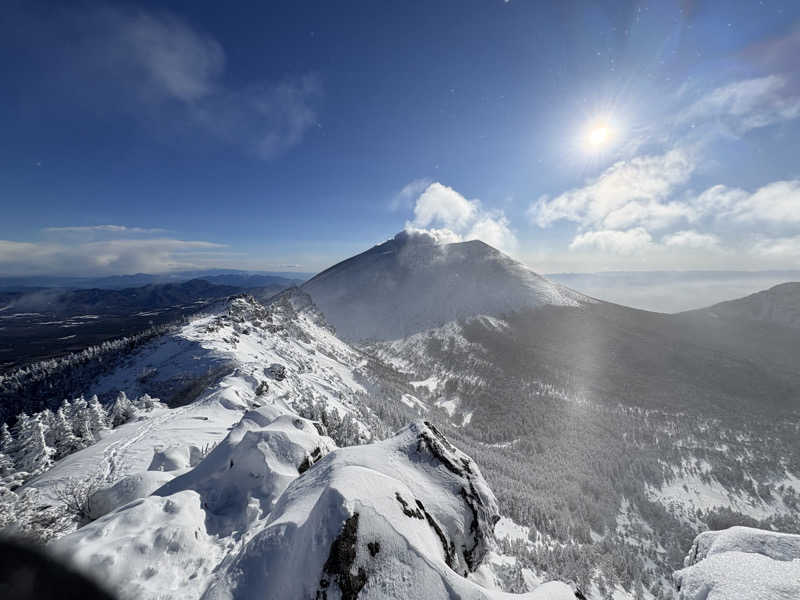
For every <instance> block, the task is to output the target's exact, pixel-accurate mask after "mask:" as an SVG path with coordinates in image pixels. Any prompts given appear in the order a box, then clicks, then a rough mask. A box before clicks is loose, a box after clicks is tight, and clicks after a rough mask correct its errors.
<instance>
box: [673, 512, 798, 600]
mask: <svg viewBox="0 0 800 600" xmlns="http://www.w3.org/2000/svg"><path fill="white" fill-rule="evenodd" d="M685 565H686V566H685V568H684V569H682V570H680V571H678V572H676V573H675V583H676V587H677V589H678V592H679V597H680V598H681V600H741V599H742V598H764V599H767V598H769V599H770V600H790V599H792V600H794V599H796V598H800V535H791V534H786V533H777V532H774V531H764V530H760V529H752V528H750V527H731V528H730V529H725V530H722V531H706V532H704V533H701V534H700V535H698V536H697V537H696V538H695V540H694V544H693V545H692V548H691V550H690V552H689V555H688V556H687V557H686V561H685Z"/></svg>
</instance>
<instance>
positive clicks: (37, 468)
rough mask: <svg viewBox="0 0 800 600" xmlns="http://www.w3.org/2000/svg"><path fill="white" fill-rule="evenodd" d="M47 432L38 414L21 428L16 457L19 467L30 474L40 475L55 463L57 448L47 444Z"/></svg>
mask: <svg viewBox="0 0 800 600" xmlns="http://www.w3.org/2000/svg"><path fill="white" fill-rule="evenodd" d="M46 433H47V430H46V428H45V425H44V423H43V422H42V419H41V418H40V417H39V415H38V414H36V415H34V416H33V417H30V418H29V419H27V420H26V421H25V422H24V423H23V425H22V427H21V428H20V430H19V435H18V436H17V444H16V446H17V452H16V456H15V457H14V459H15V462H16V465H17V468H18V469H19V470H21V471H25V472H26V473H28V474H29V475H30V476H34V475H38V474H39V473H42V472H44V471H46V470H47V469H49V468H50V467H51V466H52V465H53V455H54V454H55V450H54V449H53V448H51V447H50V446H48V445H47V442H46V441H45V435H46Z"/></svg>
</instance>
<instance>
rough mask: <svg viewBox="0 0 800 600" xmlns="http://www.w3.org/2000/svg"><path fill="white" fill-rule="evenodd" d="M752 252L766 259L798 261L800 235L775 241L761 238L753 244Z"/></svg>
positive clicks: (799, 255) (799, 257)
mask: <svg viewBox="0 0 800 600" xmlns="http://www.w3.org/2000/svg"><path fill="white" fill-rule="evenodd" d="M753 252H754V253H755V254H757V255H760V256H762V257H764V258H767V259H779V260H781V259H793V260H795V261H797V260H800V235H795V236H792V237H784V238H776V239H767V238H762V239H760V240H758V241H756V243H755V244H753ZM796 265H797V263H796V262H795V266H796Z"/></svg>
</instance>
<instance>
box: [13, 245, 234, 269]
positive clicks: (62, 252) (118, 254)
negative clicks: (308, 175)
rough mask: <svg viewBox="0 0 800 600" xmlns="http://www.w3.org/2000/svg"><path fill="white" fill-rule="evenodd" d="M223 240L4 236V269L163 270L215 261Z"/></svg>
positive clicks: (221, 248)
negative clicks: (20, 238)
mask: <svg viewBox="0 0 800 600" xmlns="http://www.w3.org/2000/svg"><path fill="white" fill-rule="evenodd" d="M224 248H225V246H224V245H222V244H216V243H212V242H205V241H196V240H189V241H187V240H177V239H167V238H158V239H124V240H105V241H93V242H85V243H76V244H69V243H54V242H15V241H10V240H0V273H2V274H5V275H35V274H71V275H96V274H109V275H110V274H130V273H140V272H144V273H160V272H164V271H172V270H181V269H193V268H199V267H203V266H208V265H209V264H213V263H214V262H215V260H216V259H217V258H219V257H220V256H222V255H224V252H222V250H223V249H224Z"/></svg>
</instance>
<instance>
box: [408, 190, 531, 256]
mask: <svg viewBox="0 0 800 600" xmlns="http://www.w3.org/2000/svg"><path fill="white" fill-rule="evenodd" d="M406 229H408V230H417V231H419V230H424V231H427V232H428V233H431V235H433V237H434V238H435V239H437V240H439V241H442V242H456V241H468V240H476V239H479V240H481V241H483V242H486V243H487V244H489V245H490V246H494V247H495V248H498V249H499V250H502V251H503V252H505V253H507V254H514V253H516V251H517V248H518V242H517V238H516V236H515V235H514V233H513V232H512V231H511V228H510V226H509V221H508V219H507V218H506V216H505V214H504V213H503V212H502V211H499V210H486V209H484V208H483V207H482V206H481V202H480V200H477V199H475V200H468V199H467V198H465V197H464V196H462V195H461V194H460V193H458V192H457V191H456V190H454V189H453V188H451V187H448V186H446V185H443V184H441V183H439V182H438V181H437V182H434V183H431V184H430V185H428V186H427V187H426V188H425V190H424V191H423V192H422V193H421V194H420V195H419V197H418V198H417V201H416V204H415V206H414V220H413V221H410V222H408V223H406Z"/></svg>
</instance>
